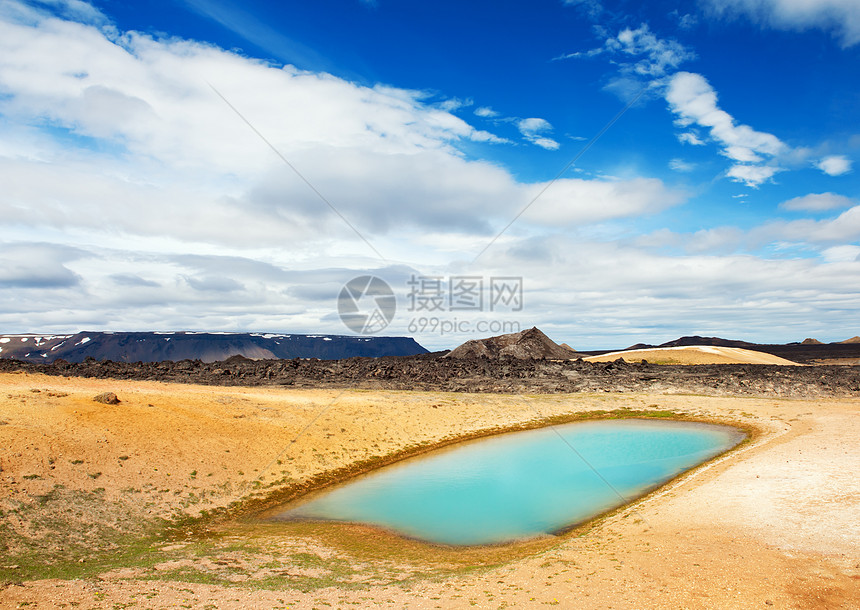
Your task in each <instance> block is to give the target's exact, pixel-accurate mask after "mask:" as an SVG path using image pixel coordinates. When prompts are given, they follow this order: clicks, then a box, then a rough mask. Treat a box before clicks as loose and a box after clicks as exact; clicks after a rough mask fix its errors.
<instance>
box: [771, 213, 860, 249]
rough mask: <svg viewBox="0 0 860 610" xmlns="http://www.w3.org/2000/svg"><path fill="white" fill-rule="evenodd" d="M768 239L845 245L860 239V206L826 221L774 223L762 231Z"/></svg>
mask: <svg viewBox="0 0 860 610" xmlns="http://www.w3.org/2000/svg"><path fill="white" fill-rule="evenodd" d="M760 233H762V235H763V236H764V237H763V238H767V239H783V240H786V241H794V242H800V243H808V244H835V245H839V244H845V243H850V242H853V241H857V240H858V239H860V205H855V206H854V207H852V208H849V209H847V210H845V211H844V212H842V213H841V214H840V215H839V216H837V217H836V218H828V219H824V220H811V219H802V220H793V221H790V222H785V221H774V222H770V223H767V224H766V225H764V226H763V227H762V228H761V229H760Z"/></svg>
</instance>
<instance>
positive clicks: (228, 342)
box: [0, 331, 427, 363]
mask: <svg viewBox="0 0 860 610" xmlns="http://www.w3.org/2000/svg"><path fill="white" fill-rule="evenodd" d="M426 353H427V349H425V348H424V347H422V346H421V345H419V344H418V343H417V342H416V341H415V340H414V339H413V338H411V337H375V336H374V337H363V336H361V337H359V336H349V335H321V334H314V335H303V334H296V333H284V334H280V333H217V332H213V333H207V332H195V331H141V332H119V331H117V332H110V331H84V332H79V333H73V334H41V335H40V334H38V333H26V334H6V335H0V358H5V359H10V358H12V359H16V360H23V361H26V362H44V363H51V362H54V361H56V360H60V359H62V360H66V361H68V362H83V361H84V360H86V359H87V358H95V359H96V360H113V361H116V362H163V361H173V362H176V361H179V360H201V361H203V362H215V361H220V360H225V359H227V358H230V357H232V356H242V357H245V358H251V359H292V358H319V359H320V360H340V359H343V358H353V357H372V358H376V357H381V356H414V355H418V354H426Z"/></svg>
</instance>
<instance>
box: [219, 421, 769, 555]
mask: <svg viewBox="0 0 860 610" xmlns="http://www.w3.org/2000/svg"><path fill="white" fill-rule="evenodd" d="M619 419H625V420H644V421H667V422H670V421H674V422H683V423H693V424H704V425H716V426H722V427H726V428H731V429H732V430H735V431H737V432H738V433H740V434H742V435H743V438H741V440H740V441H739V442H738V443H737V444H735V445H734V446H733V447H731V448H729V449H727V450H726V451H723V452H721V453H718V454H717V455H715V456H713V457H711V458H709V459H708V460H706V461H704V462H702V463H700V464H697V465H695V466H693V467H691V468H689V469H687V470H684V471H683V472H680V473H678V474H677V475H676V476H674V477H672V478H670V479H668V480H666V481H664V482H662V483H659V484H657V485H655V486H652V487H649V488H647V489H645V490H644V491H643V492H642V493H640V494H638V495H636V496H635V497H633V498H631V499H630V500H628V501H627V502H625V503H623V504H621V505H620V506H616V507H614V508H610V509H608V510H606V511H604V512H601V513H599V514H596V515H594V516H593V517H591V518H588V519H586V520H583V521H580V522H577V523H574V524H571V525H569V526H565V527H562V528H559V529H557V530H554V531H551V532H547V533H546V534H544V535H541V536H532V537H526V538H520V539H516V540H510V541H507V542H498V543H490V544H477V545H455V544H445V543H439V542H430V541H427V540H423V539H420V538H417V537H413V536H408V535H405V534H401V533H398V532H395V531H393V530H390V529H388V528H384V527H381V526H374V525H368V524H359V523H353V522H344V521H335V520H325V519H308V518H298V519H289V520H279V519H275V518H273V517H274V515H275V514H280V513H282V512H283V511H284V510H285V507H287V506H289V505H291V504H296V503H299V502H305V501H309V499H310V498H312V497H315V496H318V495H321V494H324V493H326V492H327V491H330V490H331V489H333V488H335V487H338V486H341V485H344V484H347V483H349V482H350V481H352V480H354V479H356V478H360V477H362V476H365V475H369V474H371V473H373V472H374V471H377V470H379V469H381V468H385V467H388V466H391V465H394V464H398V463H401V462H405V461H409V460H412V459H416V458H421V457H424V456H426V455H427V454H430V453H433V452H436V451H440V450H444V449H455V448H456V447H457V446H461V445H465V444H469V443H473V442H477V441H481V440H486V439H488V438H492V437H495V436H500V435H505V434H511V433H516V432H524V431H529V430H539V429H546V428H553V427H555V426H561V425H566V424H571V423H578V422H587V421H599V420H619ZM763 433H764V430H762V429H761V428H759V427H757V426H755V425H752V424H750V423H749V422H741V421H738V420H735V419H730V418H717V417H700V416H691V415H688V414H685V413H677V412H675V411H665V410H653V411H651V410H642V409H629V408H619V409H612V410H593V411H585V412H575V413H568V414H562V415H554V416H550V417H547V418H543V419H540V420H533V421H529V422H523V423H521V424H515V425H512V426H504V427H499V428H493V429H488V430H481V431H477V432H474V433H471V434H466V435H463V436H458V437H454V438H446V439H443V440H441V441H439V442H436V443H431V444H428V445H422V446H420V447H407V448H405V449H403V450H400V451H397V452H394V453H391V454H388V455H385V456H380V457H378V458H371V459H369V460H363V461H360V462H356V463H354V464H350V465H347V466H346V467H342V468H338V469H336V470H333V471H330V472H327V473H321V474H320V475H317V476H315V477H313V478H311V479H310V480H308V481H305V482H302V483H299V484H296V485H292V486H290V487H288V488H285V489H282V490H278V491H276V492H274V493H273V494H270V495H269V496H267V497H266V498H264V499H261V500H251V501H249V502H247V503H245V504H244V505H243V506H241V507H238V509H237V513H238V514H234V515H233V517H232V518H231V519H229V520H232V521H240V522H242V523H244V524H246V525H254V524H260V525H262V524H265V525H268V526H277V525H282V524H305V525H308V526H313V527H312V529H316V527H315V526H322V527H329V528H331V529H332V530H350V531H352V530H356V529H359V530H366V531H368V532H376V533H378V534H379V535H381V537H382V538H385V539H386V540H387V541H388V544H390V545H392V547H393V548H392V551H395V550H396V548H395V547H397V546H399V545H400V544H399V543H400V542H402V543H403V545H409V546H413V545H417V546H419V547H425V548H427V549H438V550H445V551H447V552H453V553H458V552H467V553H480V552H481V551H482V550H485V551H506V550H510V551H515V550H516V549H519V548H523V547H533V546H534V545H535V544H536V543H537V544H540V543H542V542H543V543H546V542H550V543H555V542H560V541H562V540H565V539H568V538H569V537H571V536H574V535H578V534H577V532H579V534H582V533H585V532H587V531H588V530H590V529H591V528H593V527H594V526H596V525H598V524H599V523H600V522H601V521H603V520H605V519H607V518H609V517H611V516H613V515H616V514H619V513H621V512H624V511H625V510H628V509H630V508H631V507H633V506H635V505H637V504H639V503H640V502H642V501H643V500H645V499H647V498H649V497H651V496H653V495H654V494H655V493H657V492H659V491H661V490H664V489H666V488H668V487H669V486H672V485H676V484H678V483H679V482H681V481H683V480H684V479H685V478H688V477H691V476H692V475H693V474H694V473H696V472H698V471H699V470H701V469H703V468H705V467H707V466H709V465H710V464H712V463H714V462H715V461H717V460H720V459H724V458H725V457H726V456H728V455H730V454H732V453H735V452H737V451H738V450H740V449H741V448H744V447H747V446H750V444H751V443H753V442H754V441H756V440H757V439H759V438H760V437H761V436H762V434H763ZM541 546H543V545H542V544H541Z"/></svg>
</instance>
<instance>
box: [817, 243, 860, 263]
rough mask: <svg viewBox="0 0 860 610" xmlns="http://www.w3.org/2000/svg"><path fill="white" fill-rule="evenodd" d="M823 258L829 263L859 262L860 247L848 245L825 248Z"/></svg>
mask: <svg viewBox="0 0 860 610" xmlns="http://www.w3.org/2000/svg"><path fill="white" fill-rule="evenodd" d="M821 256H822V258H824V260H826V261H827V262H829V263H851V262H857V261H860V246H854V245H850V244H846V245H844V246H833V247H832V248H825V249H824V250H822V252H821Z"/></svg>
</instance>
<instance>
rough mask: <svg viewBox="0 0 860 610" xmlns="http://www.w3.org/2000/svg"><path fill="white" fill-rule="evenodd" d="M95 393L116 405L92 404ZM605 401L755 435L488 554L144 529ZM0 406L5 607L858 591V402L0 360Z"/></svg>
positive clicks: (843, 603)
mask: <svg viewBox="0 0 860 610" xmlns="http://www.w3.org/2000/svg"><path fill="white" fill-rule="evenodd" d="M36 390H38V391H36ZM105 391H113V392H116V394H117V395H118V396H119V398H120V399H121V401H122V402H120V403H119V404H117V405H106V404H102V403H97V402H93V400H92V397H93V396H95V395H96V394H99V393H101V392H105ZM619 407H627V408H631V409H645V410H653V411H657V410H672V411H675V412H677V413H679V414H684V415H686V416H693V417H707V418H715V419H723V420H725V419H730V420H733V421H737V422H745V423H748V424H754V425H756V426H757V427H758V428H760V429H761V430H762V432H763V433H762V434H761V436H760V437H758V439H757V440H756V441H755V442H754V443H752V444H750V445H747V446H745V447H744V448H742V449H741V450H740V451H738V452H736V453H733V454H730V455H728V456H726V457H724V458H722V459H721V460H719V461H717V462H714V463H712V464H710V465H708V466H707V467H705V468H702V469H699V470H697V471H696V472H694V473H692V474H691V475H689V476H687V477H684V478H683V479H681V480H679V481H677V482H675V483H673V484H671V485H670V486H669V487H667V488H664V489H663V490H661V491H659V492H657V493H656V494H653V495H652V496H650V497H648V498H646V499H645V500H643V501H642V502H639V503H637V504H636V505H634V506H632V507H629V508H628V509H626V510H624V511H622V512H620V513H618V514H616V515H614V516H612V517H609V518H607V519H606V520H604V521H603V522H601V523H600V524H598V525H597V526H595V527H594V528H592V529H591V530H589V531H587V532H579V533H577V534H571V535H566V536H564V537H561V538H560V539H558V540H557V541H552V542H550V543H541V544H540V545H537V546H535V547H534V549H526V550H522V549H521V550H519V551H516V552H511V553H508V554H505V553H497V554H496V556H494V557H493V558H492V561H490V563H489V564H487V561H488V556H486V555H485V556H481V555H480V554H475V553H469V552H463V553H451V552H442V551H439V550H434V549H427V548H426V547H423V545H417V544H411V543H410V544H406V543H402V542H399V541H396V540H391V539H390V538H389V537H386V536H384V535H381V534H374V533H370V532H366V531H357V532H352V533H349V532H347V533H345V534H344V536H341V535H340V534H337V535H335V534H333V533H332V532H331V530H325V529H324V528H323V529H322V530H320V529H319V528H314V527H309V528H293V529H288V530H284V529H277V528H272V527H267V526H260V525H256V524H253V523H244V524H242V523H240V524H235V525H232V526H230V527H223V526H221V527H214V528H213V531H212V532H210V534H209V535H208V536H203V537H201V536H200V535H199V534H188V535H184V536H183V535H176V534H175V533H174V535H172V536H171V537H170V538H169V539H165V538H163V537H159V536H160V535H161V534H162V532H163V523H162V522H161V521H159V520H160V519H162V518H169V517H174V516H176V515H189V516H197V515H199V514H200V512H201V511H203V510H206V511H213V510H217V509H219V508H224V507H227V506H230V505H231V504H232V503H234V502H236V501H237V500H240V499H247V498H249V497H252V496H253V495H254V494H257V495H261V496H262V495H266V494H271V493H273V492H276V491H277V490H278V489H282V488H284V487H285V486H289V485H292V484H294V483H295V482H296V481H298V480H302V479H306V478H308V477H311V476H314V475H317V474H320V473H324V472H328V471H331V470H333V469H337V468H341V467H345V466H348V465H349V464H354V463H356V462H361V461H363V460H372V459H376V458H381V457H383V456H385V455H388V454H391V453H393V452H396V451H402V450H404V449H408V448H410V447H411V448H413V449H414V448H417V447H419V446H421V445H431V444H434V443H438V442H441V441H444V440H445V439H448V438H451V437H453V436H457V435H463V434H469V433H473V432H479V431H481V430H487V429H490V428H493V427H500V426H501V427H504V426H511V425H515V424H520V423H523V422H528V421H530V420H534V419H535V418H537V417H538V416H542V417H548V416H552V415H561V414H570V413H573V412H585V411H593V410H596V409H614V408H619ZM0 422H3V425H0V447H2V448H0V468H2V472H0V484H2V487H0V494H2V495H0V511H2V512H1V513H0V544H2V545H3V546H4V549H3V553H2V556H3V559H2V563H3V565H0V574H2V578H3V581H2V583H3V584H2V585H0V587H2V589H0V607H4V608H5V607H10V608H14V607H23V604H28V605H27V607H43V608H52V607H73V606H74V607H78V608H103V607H139V608H167V607H176V606H184V607H192V608H207V607H208V608H214V607H217V608H259V607H272V608H277V607H290V608H314V607H324V606H325V607H328V606H329V605H330V606H333V607H367V606H372V605H382V606H385V607H393V608H399V607H410V608H460V607H462V608H467V607H468V608H471V607H476V606H477V607H488V608H489V607H491V608H501V607H543V606H544V605H559V606H561V607H564V608H646V607H647V608H679V607H702V608H764V607H774V608H860V547H858V545H857V543H856V541H857V540H860V530H858V527H860V478H858V477H857V476H856V473H858V472H860V443H858V441H860V400H856V399H852V400H836V399H825V400H820V401H801V400H774V399H772V398H714V397H700V396H679V395H671V396H668V395H653V394H652V395H644V394H632V395H631V394H624V395H606V394H602V395H583V394H577V395H543V396H531V397H528V398H524V397H520V396H504V395H464V394H445V393H434V392H396V391H355V390H348V391H337V390H282V389H268V388H252V389H248V388H224V387H216V388H213V387H205V386H193V385H174V384H163V383H157V382H139V381H111V380H92V379H76V378H68V379H67V378H57V377H45V376H40V375H27V374H5V375H0ZM309 424H311V426H310V427H309V428H308V429H307V431H306V432H305V433H304V434H303V435H301V436H300V437H299V440H297V441H296V442H294V443H293V442H292V441H293V439H295V438H296V437H297V435H299V433H300V432H301V431H302V430H303V429H304V428H305V427H306V426H308V425H309ZM52 528H53V529H52ZM160 528H161V529H160ZM180 533H181V532H180ZM141 540H145V541H146V542H145V544H144V543H138V542H136V541H141ZM47 560H51V561H53V560H56V562H57V563H56V570H55V571H54V572H52V571H51V570H52V569H53V568H47V567H45V565H44V562H45V561H47ZM28 562H29V563H28ZM40 562H41V563H40ZM37 563H38V565H36V564H37ZM30 564H32V565H30ZM36 577H38V578H36Z"/></svg>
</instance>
